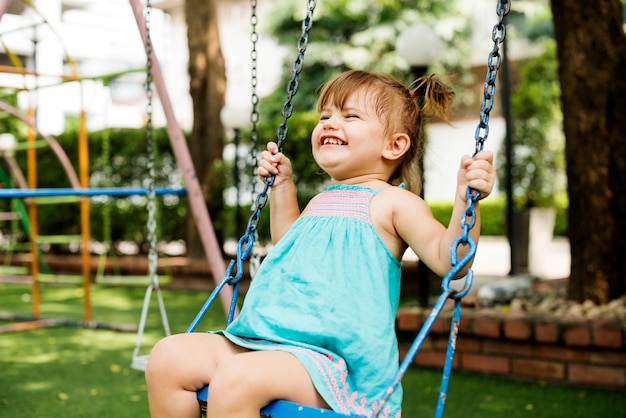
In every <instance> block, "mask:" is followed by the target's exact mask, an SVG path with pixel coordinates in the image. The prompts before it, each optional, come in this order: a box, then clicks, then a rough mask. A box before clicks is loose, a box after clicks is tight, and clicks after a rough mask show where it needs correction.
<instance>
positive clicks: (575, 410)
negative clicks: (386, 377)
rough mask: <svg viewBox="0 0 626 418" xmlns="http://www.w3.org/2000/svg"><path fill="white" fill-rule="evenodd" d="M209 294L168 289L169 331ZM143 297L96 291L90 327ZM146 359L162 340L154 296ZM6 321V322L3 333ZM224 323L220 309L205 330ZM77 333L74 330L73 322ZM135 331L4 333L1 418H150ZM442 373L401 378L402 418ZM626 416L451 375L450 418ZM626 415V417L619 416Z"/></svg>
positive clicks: (55, 301)
mask: <svg viewBox="0 0 626 418" xmlns="http://www.w3.org/2000/svg"><path fill="white" fill-rule="evenodd" d="M29 295H30V294H29V288H28V287H26V286H22V285H2V284H0V311H3V312H11V313H13V314H21V315H28V314H30V313H31V303H30V297H29ZM206 296H207V295H206V294H204V293H202V292H189V291H165V292H164V297H165V304H166V306H167V310H168V316H169V320H170V324H171V327H172V331H173V332H183V331H184V330H185V329H186V328H187V326H188V325H189V323H190V322H191V320H192V319H193V317H194V316H195V314H196V312H197V310H198V309H199V308H200V306H201V305H202V304H203V303H204V300H205V298H206ZM143 297H144V290H143V289H128V288H107V287H99V286H94V287H93V293H92V305H93V316H94V320H96V321H98V322H100V323H123V324H136V323H138V319H139V315H140V311H141V304H142V302H143ZM152 302H153V303H152V305H151V308H150V315H149V317H148V321H147V325H146V335H145V336H144V339H143V341H142V347H143V349H142V353H147V352H148V351H149V349H150V347H151V346H152V345H153V344H154V343H155V342H156V341H157V340H158V339H159V338H160V337H162V335H163V328H162V326H161V321H160V316H159V313H158V308H157V304H156V298H155V297H153V298H152ZM81 309H82V299H81V291H80V290H77V289H73V288H45V289H44V290H43V291H42V316H44V317H55V318H64V319H71V320H80V319H81ZM6 323H7V322H6V321H5V322H0V325H2V324H6ZM223 324H224V318H223V314H222V312H221V307H220V306H219V302H217V305H216V306H215V307H214V308H213V309H212V310H211V312H210V315H208V317H207V318H206V319H205V320H204V321H203V322H202V324H201V325H200V327H199V328H200V329H216V328H220V327H221V326H223ZM70 325H71V324H70ZM136 338H137V337H136V334H135V333H133V332H119V331H112V330H109V329H86V328H80V327H77V326H58V327H48V328H40V329H35V330H31V331H21V332H12V333H3V334H0V417H2V418H5V417H6V418H14V417H15V418H21V417H34V416H36V417H39V418H48V417H50V418H56V417H59V418H60V417H64V418H73V417H105V416H107V417H116V418H125V417H129V418H130V417H132V418H138V417H148V408H147V393H146V386H145V382H144V379H143V375H142V373H141V372H140V371H137V370H134V369H131V368H130V361H131V358H132V351H133V348H134V346H135V342H136ZM440 372H441V371H440V370H430V369H417V368H413V369H410V370H409V371H408V373H407V375H406V376H405V378H404V381H403V385H404V390H405V402H404V414H403V416H405V417H410V418H413V417H433V416H434V410H435V405H436V398H437V391H438V389H437V388H438V384H439V379H440ZM624 410H626V396H624V393H623V392H617V391H606V390H592V389H589V388H572V387H565V386H554V385H549V384H546V383H536V382H520V381H515V380H508V379H506V378H502V377H493V376H483V375H476V374H468V373H460V372H453V375H452V379H451V382H450V388H449V391H448V401H447V405H446V410H445V414H444V415H445V416H446V417H448V418H455V417H459V418H460V417H463V418H474V417H476V418H477V417H481V418H483V417H506V418H514V417H543V418H548V417H549V418H554V417H568V418H577V417H580V418H583V417H584V418H589V417H615V416H620V414H623V411H624ZM620 411H621V412H620Z"/></svg>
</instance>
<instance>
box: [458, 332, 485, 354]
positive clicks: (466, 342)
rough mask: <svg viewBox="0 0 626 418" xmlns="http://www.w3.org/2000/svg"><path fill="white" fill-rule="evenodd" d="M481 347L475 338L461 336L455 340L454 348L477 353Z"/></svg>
mask: <svg viewBox="0 0 626 418" xmlns="http://www.w3.org/2000/svg"><path fill="white" fill-rule="evenodd" d="M481 348H482V343H481V342H480V340H478V339H476V338H469V337H464V336H461V337H459V338H458V339H457V340H456V350H457V351H459V352H460V351H463V352H465V353H478V352H479V351H480V350H481Z"/></svg>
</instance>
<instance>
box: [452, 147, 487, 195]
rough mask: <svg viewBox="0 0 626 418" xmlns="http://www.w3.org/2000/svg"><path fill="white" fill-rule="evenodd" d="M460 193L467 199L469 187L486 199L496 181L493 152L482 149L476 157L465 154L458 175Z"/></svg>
mask: <svg viewBox="0 0 626 418" xmlns="http://www.w3.org/2000/svg"><path fill="white" fill-rule="evenodd" d="M457 182H458V193H459V197H460V198H461V200H463V201H465V200H466V198H467V196H466V191H467V187H468V186H469V187H470V188H472V189H474V190H477V191H478V192H479V199H484V198H485V197H487V196H489V195H490V194H491V192H492V191H493V186H494V184H495V182H496V170H495V168H494V166H493V152H491V151H486V150H485V151H480V152H479V153H477V154H476V155H474V158H472V157H470V156H469V155H464V156H463V157H462V158H461V167H460V168H459V175H458V179H457Z"/></svg>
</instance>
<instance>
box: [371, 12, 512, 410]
mask: <svg viewBox="0 0 626 418" xmlns="http://www.w3.org/2000/svg"><path fill="white" fill-rule="evenodd" d="M510 10H511V3H510V0H498V7H497V14H498V17H499V20H498V23H496V25H495V26H494V27H493V31H492V36H491V38H492V40H493V49H492V51H491V53H490V54H489V59H488V63H487V64H488V71H487V76H486V81H485V88H484V96H483V100H482V104H481V112H480V122H479V124H478V128H477V129H476V137H475V140H476V144H475V147H476V149H475V152H474V155H476V153H478V152H480V151H482V149H483V146H484V142H485V140H486V139H487V136H488V134H489V112H490V111H491V108H492V107H493V101H494V99H495V91H496V76H497V72H498V69H499V68H500V64H501V57H500V44H501V43H502V42H504V38H505V35H506V30H505V24H504V17H505V16H506V15H507V14H508V13H509V11H510ZM481 133H482V134H481ZM466 196H467V208H466V210H465V212H464V213H463V216H462V219H461V229H462V233H461V235H460V236H459V237H458V238H456V239H455V240H454V241H453V242H452V245H451V248H450V264H451V265H452V268H451V269H450V271H449V272H448V273H447V274H446V275H445V276H444V277H443V279H442V284H441V287H442V289H443V292H442V294H441V296H440V297H439V299H438V300H437V302H436V303H435V306H434V307H433V310H432V312H431V313H430V315H429V316H428V317H427V319H426V320H425V322H424V324H423V325H422V328H421V329H420V332H419V333H418V335H417V336H416V337H415V339H414V341H413V343H412V344H411V346H410V347H409V349H408V350H407V352H406V354H405V356H404V359H403V360H402V362H401V364H400V367H399V369H398V371H397V373H396V375H395V376H394V378H393V380H392V382H391V383H390V384H389V386H388V387H387V389H386V391H385V396H384V397H383V398H382V399H381V400H380V401H379V403H378V405H377V406H376V407H375V408H374V413H375V414H374V416H375V417H378V416H379V414H380V413H381V412H382V411H383V408H384V405H385V404H386V402H387V401H388V400H389V398H390V397H391V394H392V393H393V392H394V390H395V389H396V388H397V386H398V385H399V384H400V381H401V380H402V377H403V376H404V374H405V373H406V371H407V369H408V368H409V367H410V365H411V364H412V363H413V359H414V358H415V356H416V355H417V352H418V350H419V349H420V348H421V346H422V344H423V343H424V341H425V339H426V337H427V335H428V333H429V332H430V330H431V328H432V327H433V325H434V322H435V320H436V319H437V317H438V315H439V313H440V312H441V310H442V309H443V307H444V304H445V303H446V300H447V299H449V298H452V299H454V312H453V317H452V324H451V326H450V336H449V339H448V351H447V352H446V357H445V363H444V367H443V374H442V378H441V385H440V388H439V389H440V390H439V396H438V399H437V407H436V410H435V417H436V418H441V417H443V411H444V407H445V404H446V398H447V391H448V383H449V380H450V375H451V372H452V361H453V359H454V351H455V347H456V337H457V333H458V325H459V323H460V319H461V299H462V298H463V297H464V296H465V295H466V294H467V293H468V292H469V290H470V288H471V285H472V278H473V272H472V271H471V269H470V270H468V271H467V274H466V278H465V285H464V287H463V289H461V290H460V291H456V290H454V289H452V288H450V282H451V280H452V279H454V278H455V277H456V276H457V275H458V273H459V272H460V271H461V270H462V269H463V267H465V266H466V265H467V264H468V263H469V262H470V261H471V259H472V258H473V257H474V255H475V254H476V243H475V242H474V241H473V240H472V238H471V237H470V236H469V231H470V230H471V229H472V228H473V227H474V224H475V221H476V211H475V204H476V202H477V201H478V199H479V197H480V196H479V193H478V191H476V190H472V189H470V188H469V187H468V188H467V192H466ZM461 245H463V246H469V250H468V251H467V253H466V254H465V256H464V257H463V258H462V259H461V260H458V248H459V247H460V246H461Z"/></svg>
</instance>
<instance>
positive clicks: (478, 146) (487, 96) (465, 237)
mask: <svg viewBox="0 0 626 418" xmlns="http://www.w3.org/2000/svg"><path fill="white" fill-rule="evenodd" d="M510 11H511V1H510V0H499V1H498V7H497V10H496V13H497V15H498V22H497V23H496V24H495V25H494V27H493V30H492V33H491V39H492V41H493V48H492V50H491V53H490V54H489V58H488V60H487V67H488V70H487V75H486V77H485V86H484V94H483V100H482V103H481V111H480V122H479V123H478V126H477V127H476V134H475V141H476V143H475V151H474V155H476V154H477V153H478V152H480V151H482V150H483V148H484V144H485V141H486V140H487V137H488V136H489V113H490V112H491V109H492V108H493V104H494V100H495V95H496V78H497V75H498V70H499V69H500V65H501V64H502V56H501V55H500V44H501V43H502V42H504V39H505V37H506V25H505V24H504V18H505V17H506V15H507V14H509V12H510ZM466 197H467V208H466V210H465V212H464V214H463V217H462V219H461V228H462V229H463V234H462V236H461V237H460V238H459V239H458V240H457V241H456V244H457V245H456V246H455V247H454V249H453V250H452V251H451V254H450V257H451V261H452V265H454V264H456V262H457V250H458V246H459V245H467V243H468V242H469V239H470V238H469V231H470V230H471V229H472V228H473V227H474V224H475V223H476V212H475V209H474V206H475V204H476V202H477V201H478V199H479V198H480V193H479V192H478V191H477V190H472V189H470V188H469V187H468V188H467V192H466ZM468 261H469V260H468ZM465 264H467V263H465Z"/></svg>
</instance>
